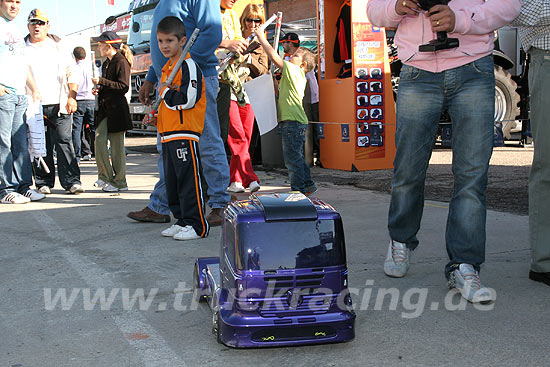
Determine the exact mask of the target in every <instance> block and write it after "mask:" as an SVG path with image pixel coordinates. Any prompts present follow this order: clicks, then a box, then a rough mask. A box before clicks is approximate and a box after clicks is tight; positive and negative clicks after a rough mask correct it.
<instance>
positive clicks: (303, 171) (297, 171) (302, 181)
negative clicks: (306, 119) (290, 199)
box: [279, 121, 317, 194]
mask: <svg viewBox="0 0 550 367" xmlns="http://www.w3.org/2000/svg"><path fill="white" fill-rule="evenodd" d="M306 130H307V124H302V123H300V122H298V121H281V122H280V123H279V134H281V138H282V141H283V157H284V159H285V166H286V168H287V169H288V175H289V176H290V188H291V190H292V191H300V192H301V193H303V194H305V193H307V192H314V191H315V190H317V187H316V186H315V182H313V180H312V179H311V173H310V171H309V166H308V165H307V163H306V160H305V158H304V143H305V141H306Z"/></svg>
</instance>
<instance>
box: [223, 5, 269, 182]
mask: <svg viewBox="0 0 550 367" xmlns="http://www.w3.org/2000/svg"><path fill="white" fill-rule="evenodd" d="M240 22H241V31H242V34H243V37H244V38H248V37H249V36H250V35H251V34H252V33H254V32H256V31H257V30H258V28H259V27H260V25H262V24H263V23H264V22H265V17H264V13H263V10H262V9H261V8H260V7H259V6H258V5H256V4H248V5H247V6H246V7H245V8H244V10H243V13H242V15H241V18H240ZM267 70H268V59H267V54H266V53H265V51H264V50H263V49H262V48H261V47H259V48H257V49H256V50H254V51H252V52H251V53H250V54H248V55H245V59H244V61H243V62H242V63H241V64H240V65H239V67H238V68H237V72H238V76H239V78H240V79H241V81H242V82H246V81H249V80H251V79H253V78H256V77H258V76H260V75H262V74H265V73H266V72H267ZM245 101H246V104H244V105H239V103H238V102H237V98H236V96H235V95H233V94H232V95H231V106H230V108H229V119H230V120H229V136H228V138H227V144H228V145H229V149H230V150H231V162H230V164H229V174H230V182H231V184H230V185H229V187H228V189H227V191H230V192H244V190H245V187H246V188H248V189H249V190H250V191H251V192H255V191H257V190H259V189H260V183H259V179H258V176H256V174H255V173H254V169H253V168H252V161H251V159H250V153H249V148H250V140H251V138H252V130H253V128H254V112H253V111H252V106H250V101H249V100H248V96H245Z"/></svg>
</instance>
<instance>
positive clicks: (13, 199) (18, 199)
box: [0, 192, 31, 204]
mask: <svg viewBox="0 0 550 367" xmlns="http://www.w3.org/2000/svg"><path fill="white" fill-rule="evenodd" d="M30 201H31V199H29V198H28V197H25V196H23V195H21V194H20V193H18V192H10V193H8V194H6V195H4V197H3V198H2V200H0V202H1V203H2V204H26V203H29V202H30Z"/></svg>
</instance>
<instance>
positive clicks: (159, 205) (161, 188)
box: [148, 133, 170, 215]
mask: <svg viewBox="0 0 550 367" xmlns="http://www.w3.org/2000/svg"><path fill="white" fill-rule="evenodd" d="M157 151H158V152H159V158H158V160H157V168H158V170H159V180H158V181H157V183H156V184H155V188H154V189H153V192H151V195H149V205H148V207H149V209H151V210H152V211H154V212H156V213H159V214H162V215H170V207H169V206H168V197H167V196H166V181H165V179H164V157H163V155H162V143H161V142H160V134H158V133H157Z"/></svg>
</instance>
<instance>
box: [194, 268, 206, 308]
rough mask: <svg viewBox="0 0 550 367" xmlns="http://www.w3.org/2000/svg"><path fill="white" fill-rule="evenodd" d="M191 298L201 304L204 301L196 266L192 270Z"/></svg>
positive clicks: (204, 297)
mask: <svg viewBox="0 0 550 367" xmlns="http://www.w3.org/2000/svg"><path fill="white" fill-rule="evenodd" d="M193 298H194V300H195V301H197V302H203V301H205V300H206V296H204V295H203V291H202V289H201V285H200V280H199V265H198V264H195V266H194V268H193Z"/></svg>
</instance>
